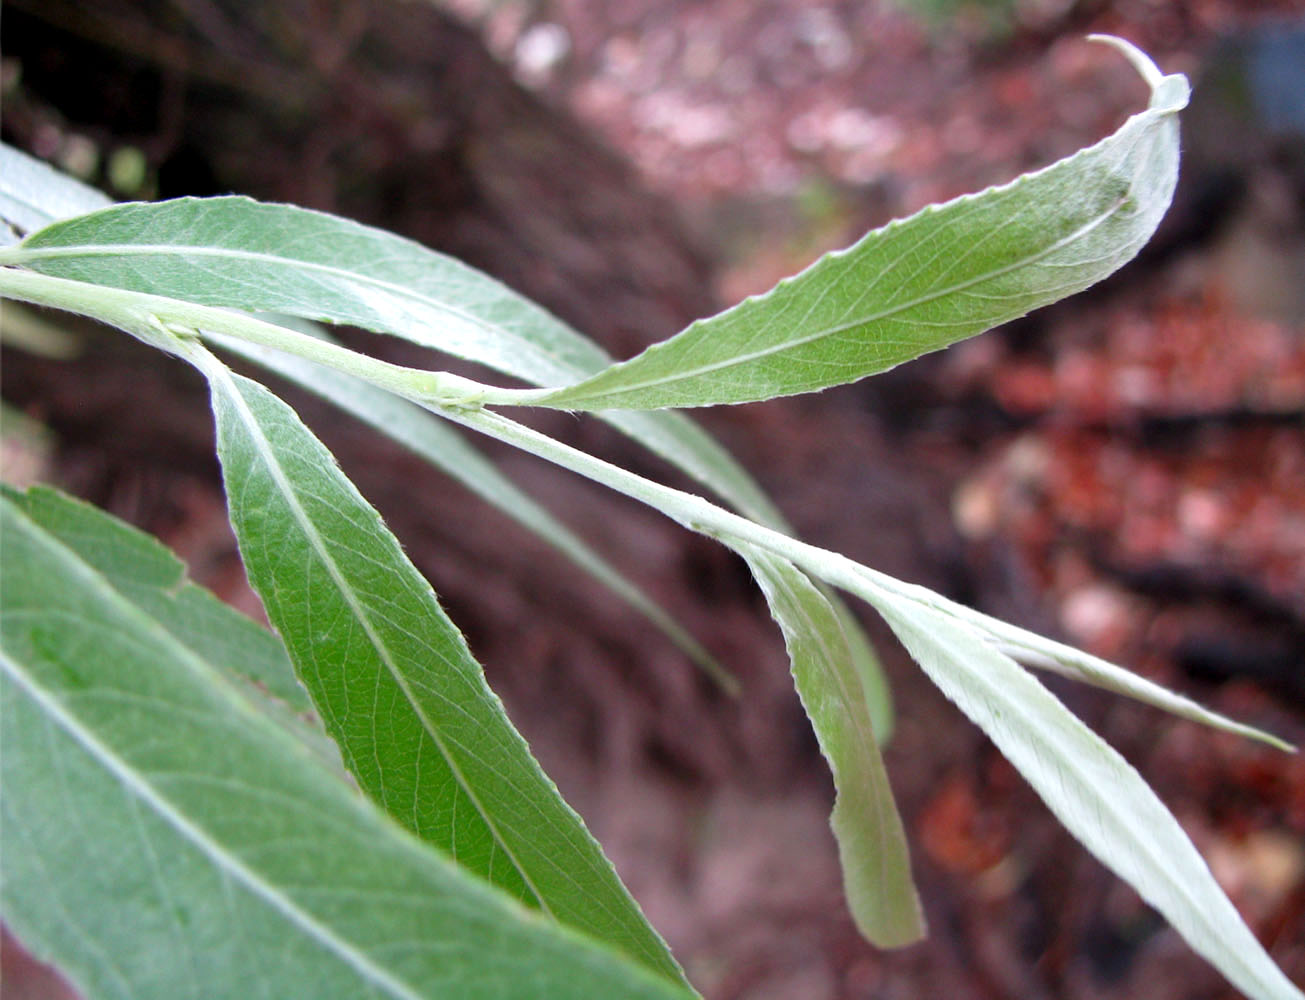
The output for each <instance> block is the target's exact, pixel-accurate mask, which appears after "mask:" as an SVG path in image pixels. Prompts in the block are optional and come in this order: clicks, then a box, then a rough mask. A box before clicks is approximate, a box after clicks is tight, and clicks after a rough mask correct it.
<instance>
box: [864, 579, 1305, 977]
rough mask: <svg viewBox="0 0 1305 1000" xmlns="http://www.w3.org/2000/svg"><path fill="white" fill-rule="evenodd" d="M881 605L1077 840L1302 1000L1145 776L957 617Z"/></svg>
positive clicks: (1221, 949)
mask: <svg viewBox="0 0 1305 1000" xmlns="http://www.w3.org/2000/svg"><path fill="white" fill-rule="evenodd" d="M856 592H857V593H859V594H860V596H862V597H864V598H865V599H866V600H867V601H869V602H870V603H871V604H873V605H874V606H875V608H876V609H877V610H878V611H879V612H880V613H881V614H882V615H883V616H884V617H885V618H886V619H887V621H888V623H889V625H890V626H892V629H893V631H894V632H895V633H896V634H897V636H898V638H900V639H901V640H902V643H903V644H904V645H905V646H906V648H907V650H908V651H909V652H910V653H911V655H912V656H913V657H914V658H915V660H916V662H917V663H919V664H920V666H921V667H922V668H923V669H924V671H925V672H926V673H927V674H928V675H929V677H930V679H931V680H932V681H933V682H934V683H935V684H936V685H937V686H938V687H939V689H940V690H941V691H942V692H943V694H945V695H946V696H947V697H948V698H949V699H950V700H951V701H953V702H954V703H955V704H956V705H957V706H958V707H959V708H960V709H961V711H963V712H964V713H965V714H966V715H967V716H969V718H970V719H971V720H972V721H973V722H974V723H975V724H977V725H978V726H979V727H980V728H981V729H982V730H983V731H984V732H985V733H987V734H988V736H989V738H990V739H991V740H992V741H993V743H994V744H996V746H997V748H998V749H999V750H1000V751H1001V752H1002V755H1003V756H1005V757H1006V759H1007V760H1009V761H1010V762H1011V763H1012V764H1014V765H1015V767H1016V768H1017V769H1018V770H1019V772H1020V773H1021V774H1022V775H1024V777H1025V779H1027V780H1028V782H1029V784H1030V785H1032V786H1033V788H1034V789H1035V790H1036V791H1037V793H1038V794H1039V795H1040V796H1041V797H1042V800H1043V801H1044V802H1046V803H1047V805H1048V806H1049V807H1050V808H1051V811H1052V812H1053V813H1055V815H1056V818H1057V819H1059V820H1060V822H1061V823H1063V824H1064V826H1065V828H1066V829H1067V830H1069V832H1070V833H1072V834H1073V835H1074V836H1075V837H1076V838H1077V839H1078V840H1079V842H1080V843H1082V844H1083V846H1084V847H1086V848H1087V849H1088V850H1089V851H1091V852H1092V853H1093V854H1094V855H1095V856H1096V857H1097V858H1098V859H1100V860H1101V861H1102V862H1103V863H1104V864H1105V865H1106V866H1107V867H1108V868H1110V869H1111V870H1112V871H1114V872H1115V874H1117V875H1118V876H1119V877H1120V878H1122V879H1124V880H1125V881H1126V882H1128V883H1129V884H1130V885H1132V886H1133V888H1135V889H1136V890H1137V891H1138V893H1139V894H1140V895H1141V896H1142V898H1143V899H1145V900H1146V901H1147V902H1148V903H1150V904H1151V905H1152V906H1154V907H1155V908H1156V909H1157V910H1159V911H1160V912H1161V913H1162V914H1164V916H1165V918H1166V919H1167V920H1168V921H1169V922H1170V923H1171V924H1173V926H1174V927H1175V928H1176V929H1177V930H1178V932H1179V933H1180V934H1182V936H1183V937H1184V938H1185V939H1186V940H1187V943H1188V944H1190V945H1191V946H1192V948H1194V949H1195V950H1196V951H1197V952H1199V953H1200V954H1201V955H1203V956H1205V958H1206V959H1208V960H1209V961H1210V963H1211V964H1213V965H1214V966H1215V967H1216V968H1217V969H1219V971H1220V972H1222V973H1223V974H1224V975H1225V976H1227V977H1228V980H1229V981H1230V982H1232V983H1233V984H1234V985H1235V986H1237V988H1238V989H1241V990H1243V991H1245V993H1246V994H1247V995H1248V996H1252V997H1257V998H1261V1000H1270V998H1272V1000H1301V998H1302V996H1305V994H1302V993H1301V991H1300V990H1298V989H1297V988H1296V987H1294V986H1293V985H1292V984H1291V983H1290V982H1289V981H1288V980H1287V978H1286V976H1285V975H1283V973H1282V970H1280V969H1279V968H1278V967H1277V966H1276V965H1275V964H1274V962H1273V960H1272V959H1271V958H1270V957H1269V956H1268V954H1267V953H1266V952H1265V950H1264V947H1263V946H1262V945H1261V944H1260V942H1259V941H1258V940H1257V939H1256V937H1255V935H1254V934H1253V933H1251V931H1250V929H1249V928H1248V927H1247V926H1246V924H1245V923H1244V922H1243V921H1242V918H1241V915H1240V914H1238V912H1237V910H1236V908H1235V907H1234V906H1233V904H1232V903H1231V902H1230V901H1229V899H1228V897H1227V896H1226V895H1225V894H1224V891H1223V889H1221V888H1220V886H1219V884H1218V883H1217V882H1216V881H1215V879H1214V876H1213V875H1211V874H1210V869H1209V868H1208V867H1207V866H1206V864H1205V861H1204V859H1202V857H1201V855H1200V854H1199V853H1198V852H1197V850H1196V848H1195V847H1194V846H1193V845H1192V842H1191V840H1190V839H1188V836H1187V834H1186V833H1185V832H1184V831H1183V829H1182V827H1181V826H1179V825H1178V821H1177V820H1176V819H1174V816H1173V814H1172V813H1170V812H1169V810H1168V809H1167V808H1166V807H1165V805H1164V803H1162V802H1161V801H1160V799H1159V798H1158V797H1157V796H1156V794H1155V792H1153V791H1152V790H1151V787H1150V786H1149V785H1148V784H1147V783H1146V781H1145V780H1143V778H1142V777H1141V775H1139V774H1138V773H1137V771H1136V770H1134V769H1133V768H1132V767H1131V766H1130V765H1129V764H1128V762H1127V761H1125V760H1124V759H1123V758H1122V757H1121V756H1120V755H1119V754H1118V753H1117V752H1116V751H1115V750H1114V749H1113V748H1112V747H1111V746H1110V745H1109V744H1107V743H1106V742H1105V741H1104V740H1102V739H1101V738H1100V737H1098V736H1097V735H1096V734H1095V733H1093V732H1092V731H1091V730H1090V729H1088V727H1087V726H1085V725H1084V724H1083V723H1082V722H1080V721H1079V720H1078V718H1076V717H1075V716H1074V715H1073V714H1072V713H1071V712H1070V711H1069V710H1068V709H1066V708H1065V707H1064V706H1063V705H1062V704H1061V703H1060V702H1059V701H1058V700H1057V699H1056V698H1055V697H1054V696H1053V695H1052V694H1051V693H1050V692H1049V691H1047V689H1046V688H1044V687H1043V686H1042V684H1041V683H1040V682H1039V681H1038V680H1037V679H1036V678H1035V677H1034V676H1033V675H1032V674H1030V673H1029V672H1028V671H1027V670H1025V669H1024V668H1023V667H1021V666H1020V665H1019V664H1017V663H1016V662H1015V661H1014V660H1012V659H1011V658H1010V657H1008V656H1006V655H1005V654H1004V653H1002V652H1001V651H999V650H997V649H995V648H994V647H993V646H991V645H989V644H988V643H987V642H985V641H984V638H983V636H982V635H981V634H980V633H978V632H976V631H975V630H974V629H973V628H971V627H970V626H969V625H967V624H966V623H964V622H961V621H959V620H958V619H956V618H955V617H953V616H951V615H948V614H945V613H942V612H940V611H937V610H935V609H933V608H929V607H925V606H923V605H921V604H919V603H917V602H913V601H909V600H902V599H900V598H898V597H895V596H892V595H888V594H885V593H884V591H882V590H880V589H878V588H877V587H874V586H872V585H871V586H865V585H862V586H859V587H857V591H856Z"/></svg>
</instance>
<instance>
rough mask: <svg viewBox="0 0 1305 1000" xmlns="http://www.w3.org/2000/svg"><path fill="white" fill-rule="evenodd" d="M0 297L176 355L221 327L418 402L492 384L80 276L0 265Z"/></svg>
mask: <svg viewBox="0 0 1305 1000" xmlns="http://www.w3.org/2000/svg"><path fill="white" fill-rule="evenodd" d="M0 296H3V297H6V298H12V299H18V300H20V301H23V302H30V303H32V304H33V305H40V306H52V307H54V308H56V309H63V310H66V311H68V312H74V313H78V314H80V315H82V316H89V317H91V318H92V319H97V320H100V321H101V322H103V323H108V324H110V325H111V326H116V327H120V328H121V329H123V330H126V331H127V332H128V333H130V334H132V335H133V336H135V337H138V338H140V339H141V340H143V341H145V342H146V343H147V344H150V345H151V346H153V347H157V348H159V349H160V350H163V351H167V352H168V353H169V354H177V353H179V352H178V350H177V343H178V341H181V340H185V339H186V338H188V337H195V336H198V334H199V332H200V331H209V330H211V331H213V332H215V333H225V334H227V335H229V336H232V337H236V338H238V339H240V340H244V341H247V342H249V343H251V344H260V345H262V346H264V347H271V348H274V349H276V350H279V351H285V352H287V353H289V354H295V355H298V356H299V357H301V358H307V359H308V360H309V361H315V362H317V363H318V364H322V365H327V366H329V367H331V368H335V369H338V370H339V371H343V372H348V373H349V374H351V375H356V376H357V377H358V378H361V379H364V380H365V381H367V382H370V383H372V384H373V385H375V386H379V387H380V388H382V389H387V390H389V391H390V392H393V393H397V394H399V395H401V396H405V397H407V398H408V399H412V400H415V401H418V402H422V403H436V404H439V405H443V406H456V405H459V404H462V403H469V404H470V405H475V404H474V402H473V401H474V400H476V399H478V398H479V397H480V396H481V395H483V394H484V393H485V392H487V391H492V387H490V386H482V385H481V384H480V383H478V382H473V381H471V380H470V379H465V378H462V377H461V376H458V375H453V374H450V373H449V372H431V371H425V370H423V369H420V368H407V367H404V366H403V365H395V364H390V363H389V362H387V361H380V360H378V359H377V358H372V357H368V356H367V355H365V354H359V353H358V352H357V351H351V350H349V349H348V348H347V347H341V346H340V345H339V344H332V343H329V342H328V341H325V340H319V339H317V338H316V337H310V336H308V335H307V334H304V333H299V332H298V331H296V330H290V329H287V328H286V327H284V326H278V325H277V324H275V323H268V322H266V321H264V320H260V319H256V318H255V317H253V316H250V315H248V314H247V313H241V312H235V311H232V310H228V309H220V308H218V307H216V306H204V305H197V304H195V303H193V302H185V301H182V300H180V299H172V298H168V297H166V296H163V295H150V294H147V293H145V292H133V291H127V290H124V289H121V288H106V287H104V286H102V285H93V284H90V283H88V282H85V281H71V280H69V279H67V278H55V277H51V276H50V275H47V274H38V273H36V272H34V271H27V270H20V269H18V268H12V267H0Z"/></svg>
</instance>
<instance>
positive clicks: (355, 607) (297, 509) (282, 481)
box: [204, 360, 557, 920]
mask: <svg viewBox="0 0 1305 1000" xmlns="http://www.w3.org/2000/svg"><path fill="white" fill-rule="evenodd" d="M204 371H205V374H206V375H207V376H208V377H209V379H210V380H213V381H217V382H220V383H221V384H222V386H223V389H224V391H225V393H226V395H227V397H228V400H229V401H231V402H232V403H233V405H234V406H235V408H236V411H237V413H238V414H239V416H240V420H241V423H243V424H244V425H245V429H246V431H247V432H248V433H249V436H250V439H251V440H252V441H253V442H254V445H255V447H256V448H257V449H258V454H259V457H260V458H261V459H262V461H263V464H264V466H265V467H266V468H267V470H268V473H269V475H271V477H272V480H273V482H274V483H275V484H276V487H277V489H278V491H280V493H281V495H282V497H283V498H284V499H285V502H286V504H287V506H288V507H289V508H290V510H291V512H292V513H293V515H294V518H295V520H296V522H297V523H298V524H299V526H300V528H301V529H302V530H303V532H304V534H305V536H306V537H307V538H308V540H309V543H310V544H311V545H312V547H313V550H314V551H315V552H316V553H317V555H318V558H320V559H321V561H322V564H323V565H324V566H325V567H326V570H327V573H329V574H330V577H331V580H332V582H333V583H334V584H335V586H336V588H337V589H338V590H339V591H340V593H341V595H342V596H343V597H344V600H345V603H346V604H347V605H348V607H349V610H350V611H351V612H352V614H353V616H354V618H355V620H357V621H358V623H359V624H360V625H361V626H362V629H363V632H364V633H365V634H366V636H367V639H368V641H369V642H370V643H371V644H372V647H373V648H374V649H375V650H376V651H377V654H378V656H379V657H380V660H381V663H382V664H383V665H384V666H385V669H386V670H387V671H388V673H389V674H390V677H391V678H392V679H393V680H394V682H395V684H396V685H397V686H398V688H399V690H400V691H401V692H402V693H403V696H404V699H405V700H406V701H407V703H408V705H409V707H410V708H411V709H412V712H413V714H414V715H415V716H416V717H417V719H418V720H419V721H420V722H421V726H422V729H423V730H424V731H425V732H426V734H427V735H428V736H429V737H430V738H431V741H432V742H433V743H434V744H435V747H436V749H437V750H438V751H439V753H440V755H441V756H442V757H443V758H444V761H445V763H447V764H448V766H449V771H450V773H452V775H453V778H454V780H455V781H456V782H457V784H458V787H459V788H461V789H462V791H463V792H464V793H465V794H466V796H467V798H468V799H469V800H470V801H471V804H472V806H473V807H474V808H475V810H476V812H477V814H478V815H479V816H480V818H481V820H482V821H483V822H484V824H485V827H486V829H487V830H488V831H489V833H490V835H491V836H492V837H493V838H494V843H496V844H497V845H498V846H499V847H500V848H501V849H502V850H503V853H504V854H505V855H507V858H508V860H509V861H510V862H511V863H512V866H513V868H515V869H516V871H517V873H518V874H519V875H520V876H521V879H522V881H523V882H524V883H525V885H526V887H527V888H528V889H529V890H530V892H531V894H532V895H533V896H534V897H535V901H536V903H537V905H538V906H539V908H540V910H541V911H542V912H544V913H546V914H548V916H550V917H552V918H553V919H555V920H556V919H557V918H556V916H555V914H554V913H553V912H552V910H551V909H550V908H549V906H548V902H547V900H546V899H545V898H544V894H543V893H542V892H540V890H539V888H538V887H537V886H536V885H535V884H534V881H533V879H531V877H530V874H529V872H527V871H526V869H525V866H524V865H522V863H521V862H520V860H519V859H518V858H517V856H516V853H515V852H514V851H513V850H512V848H511V847H510V846H509V845H508V843H507V842H506V841H505V840H504V838H503V835H502V834H501V833H500V831H499V829H498V825H497V824H496V823H495V822H494V820H493V818H492V817H491V815H490V813H489V811H488V810H486V808H485V806H484V805H483V804H482V803H481V801H480V798H479V796H477V795H476V793H475V791H474V790H473V789H472V787H471V785H470V783H469V782H468V781H467V778H466V776H465V775H464V774H463V773H462V769H461V768H460V767H459V766H458V763H457V761H456V760H455V759H454V757H453V756H452V755H451V754H450V753H449V751H448V748H447V747H446V746H445V744H444V740H443V738H442V737H441V736H440V733H439V730H438V727H437V726H436V725H435V724H434V723H433V722H432V721H431V719H430V717H429V716H428V715H427V714H426V712H425V710H424V709H423V708H422V706H421V705H420V703H419V702H418V700H417V698H416V697H415V696H414V694H413V691H412V688H411V687H410V685H409V684H408V683H407V680H406V679H405V678H404V676H403V673H402V671H400V670H399V668H398V665H397V664H396V663H395V662H394V659H393V654H392V653H391V652H390V649H389V646H388V645H387V644H386V643H385V642H384V640H383V639H382V638H381V637H380V635H379V634H378V633H377V631H376V628H375V626H374V625H373V624H372V621H371V616H370V615H368V614H367V613H366V611H365V609H364V608H363V607H362V605H361V604H360V603H359V602H358V601H357V599H356V597H355V595H354V592H353V588H352V587H350V586H349V585H348V584H347V582H346V580H345V578H344V575H343V573H342V572H341V571H340V568H339V566H338V565H337V564H336V562H335V560H334V559H333V558H332V557H331V554H330V552H329V551H328V549H327V547H326V545H325V543H324V542H323V540H322V537H321V535H320V534H319V533H318V532H317V529H316V526H315V525H313V523H312V519H311V518H309V517H308V514H307V512H306V511H305V510H304V509H303V507H302V505H301V504H300V503H299V498H298V496H297V495H296V494H295V492H294V490H293V489H292V487H291V484H290V482H289V479H288V478H287V477H286V475H285V472H284V470H283V469H282V468H281V464H280V462H279V461H278V460H277V458H276V455H275V453H274V452H273V451H272V449H271V447H270V445H269V443H268V441H267V438H266V437H265V436H264V435H263V433H262V430H261V428H260V426H259V424H258V421H257V419H256V418H255V417H254V415H253V413H252V412H251V411H250V410H249V407H248V404H247V403H246V401H245V398H244V396H243V395H242V394H241V393H240V391H239V389H237V388H236V386H235V384H234V382H233V381H232V380H231V375H230V372H229V371H227V369H226V368H225V367H224V366H222V365H220V364H218V363H217V362H216V360H214V362H213V363H212V364H211V365H205V366H204Z"/></svg>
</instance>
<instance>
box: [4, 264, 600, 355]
mask: <svg viewBox="0 0 1305 1000" xmlns="http://www.w3.org/2000/svg"><path fill="white" fill-rule="evenodd" d="M132 256H137V257H148V256H157V257H173V256H186V257H216V258H221V259H226V260H231V261H234V262H237V263H246V262H247V263H249V264H250V265H251V266H255V267H260V266H261V267H263V268H268V267H269V266H271V267H277V268H291V269H294V270H298V271H303V272H307V273H312V274H314V275H322V276H325V277H327V278H330V279H332V280H333V281H336V282H347V283H350V284H357V285H362V286H365V287H368V288H374V289H376V290H378V291H381V292H384V293H385V294H387V295H390V296H393V297H394V298H397V299H401V300H404V301H407V302H415V303H417V304H419V305H421V306H423V307H426V308H429V309H432V310H434V311H436V312H441V313H445V314H447V315H450V316H453V317H455V318H457V319H459V320H461V321H462V322H464V323H466V324H468V325H469V326H474V327H476V328H478V329H479V330H481V331H483V332H485V333H487V334H490V335H492V336H493V337H500V336H502V337H506V338H507V339H508V340H510V342H511V344H512V346H513V347H514V348H518V349H524V350H525V351H527V352H529V353H531V354H534V355H535V356H536V357H539V358H542V359H543V360H545V361H547V362H549V363H551V364H552V365H555V366H556V367H557V374H559V375H562V376H564V377H565V378H568V379H570V378H577V377H579V378H583V377H585V376H586V375H589V374H591V371H589V370H585V369H583V368H581V367H578V366H576V365H573V364H570V363H568V362H567V361H566V360H565V359H564V358H562V357H560V356H558V355H557V353H556V352H555V350H554V345H549V346H547V347H544V346H541V345H540V344H539V343H537V342H535V341H533V340H531V339H529V338H527V337H525V336H523V335H522V334H520V333H518V332H516V331H515V330H512V329H510V328H508V327H505V326H503V325H501V324H497V323H491V322H489V321H487V320H485V319H482V318H481V317H479V316H476V315H475V314H474V313H470V312H468V311H466V310H465V309H462V308H460V307H458V306H456V305H453V304H452V303H449V302H446V301H444V300H442V299H437V298H432V297H431V296H429V295H425V294H422V293H418V292H416V291H415V290H413V289H411V288H409V287H408V286H406V285H401V284H397V283H395V282H392V281H386V280H385V279H383V278H377V277H374V276H372V275H369V274H365V273H363V272H359V271H352V270H349V269H347V268H343V267H339V266H337V265H333V264H323V263H319V262H316V261H308V260H302V259H298V258H294V257H285V256H280V255H278V254H275V253H268V252H266V251H252V250H233V249H230V248H227V247H210V246H195V245H193V244H187V243H165V244H154V243H84V244H78V245H77V246H70V247H25V246H23V245H21V244H20V245H19V246H17V247H14V248H12V250H11V251H9V252H8V253H5V254H3V257H4V258H6V259H9V258H13V261H12V262H13V263H15V264H28V263H29V262H32V261H40V260H72V259H76V258H79V257H132ZM307 318H310V319H321V318H322V315H321V314H320V313H318V314H315V315H313V316H311V317H307ZM386 332H397V331H386ZM428 346H436V347H438V345H428ZM439 349H441V350H443V349H444V348H439ZM500 353H501V354H502V355H503V356H504V357H510V351H503V352H500ZM468 360H479V359H476V358H470V359H468ZM597 360H599V361H600V362H602V363H609V361H610V359H605V358H599V359H597ZM505 370H510V369H505ZM511 374H514V375H515V374H520V372H518V371H512V372H511ZM529 377H530V378H532V379H533V378H535V377H537V376H536V375H535V374H532V375H531V376H529Z"/></svg>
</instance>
